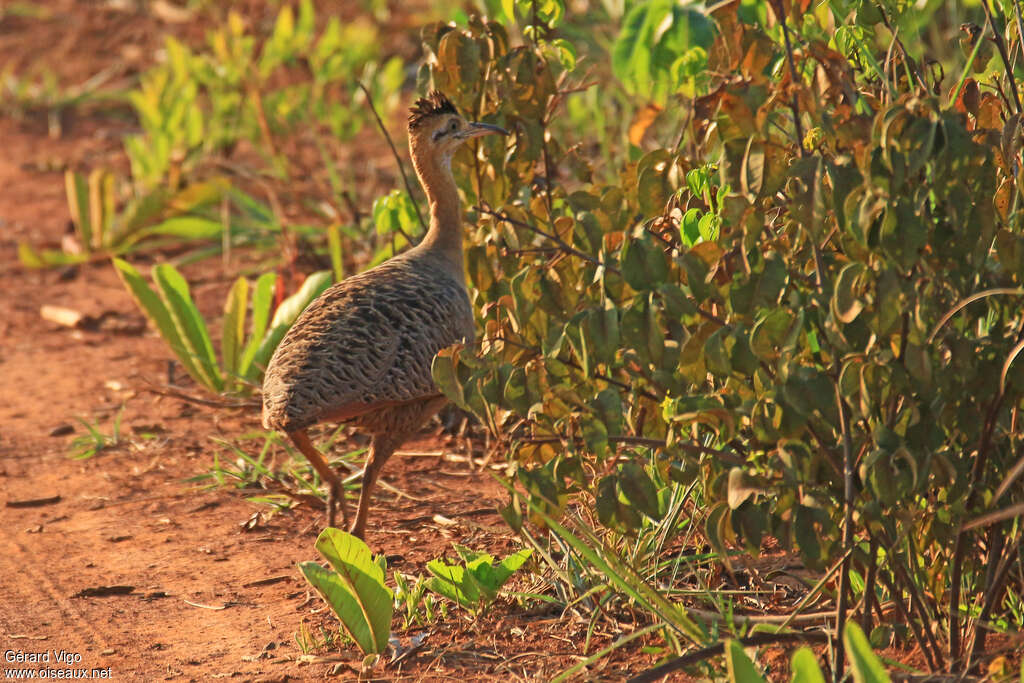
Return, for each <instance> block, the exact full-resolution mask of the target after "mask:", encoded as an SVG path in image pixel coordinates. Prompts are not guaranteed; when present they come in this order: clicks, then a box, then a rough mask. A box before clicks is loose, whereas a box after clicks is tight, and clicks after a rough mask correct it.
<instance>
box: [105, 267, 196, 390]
mask: <svg viewBox="0 0 1024 683" xmlns="http://www.w3.org/2000/svg"><path fill="white" fill-rule="evenodd" d="M114 268H115V269H116V270H117V274H118V276H119V277H120V278H121V282H123V283H124V285H125V287H126V288H127V289H128V291H129V293H131V295H132V298H133V299H135V303H136V304H138V306H139V308H141V309H142V312H143V313H145V315H146V317H147V318H149V320H150V322H152V323H153V324H154V325H155V326H156V329H157V331H159V332H160V336H161V337H163V339H164V341H165V342H167V344H168V346H170V347H171V351H173V352H174V355H175V356H177V357H178V360H179V361H181V365H182V367H184V368H185V372H187V373H188V374H189V375H190V376H191V377H192V379H194V380H195V381H196V382H198V383H199V384H201V385H204V386H206V377H205V375H204V374H203V372H202V371H201V370H200V368H199V366H198V364H197V363H196V359H195V357H194V356H193V355H192V352H191V351H190V350H189V348H188V346H187V345H186V344H185V341H184V340H183V339H182V336H181V333H180V332H179V330H178V326H177V325H176V324H175V322H174V318H173V316H172V315H171V311H170V310H169V309H168V307H167V305H166V304H165V303H164V302H163V300H161V299H160V297H159V296H157V294H156V293H155V292H154V291H153V290H152V289H150V288H149V285H147V284H146V281H145V279H143V277H142V275H140V274H139V271H137V270H135V268H134V267H133V266H132V265H131V264H130V263H128V262H127V261H124V260H122V259H119V258H115V259H114Z"/></svg>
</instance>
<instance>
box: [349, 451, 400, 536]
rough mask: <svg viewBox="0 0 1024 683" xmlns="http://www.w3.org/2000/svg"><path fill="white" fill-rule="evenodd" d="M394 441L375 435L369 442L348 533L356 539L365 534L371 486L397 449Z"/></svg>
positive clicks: (371, 494)
mask: <svg viewBox="0 0 1024 683" xmlns="http://www.w3.org/2000/svg"><path fill="white" fill-rule="evenodd" d="M398 443H399V442H396V440H395V439H394V438H393V437H392V436H390V435H385V434H375V435H374V437H373V441H371V442H370V455H369V457H368V458H367V459H366V469H365V470H364V471H363V488H362V491H360V492H359V509H358V510H357V511H356V520H355V521H354V522H353V523H352V528H351V529H350V530H349V533H350V534H352V535H353V536H356V537H357V538H363V536H364V534H365V533H366V516H367V513H368V512H369V510H370V499H371V498H372V497H373V485H374V484H376V483H377V476H378V475H380V471H381V468H383V467H384V463H386V462H387V461H388V458H390V457H391V455H392V454H393V453H394V452H395V449H396V448H397V447H398Z"/></svg>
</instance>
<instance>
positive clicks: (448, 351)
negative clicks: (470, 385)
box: [430, 348, 469, 410]
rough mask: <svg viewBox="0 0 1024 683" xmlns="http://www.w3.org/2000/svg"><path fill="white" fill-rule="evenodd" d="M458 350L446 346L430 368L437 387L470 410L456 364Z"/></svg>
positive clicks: (459, 404)
mask: <svg viewBox="0 0 1024 683" xmlns="http://www.w3.org/2000/svg"><path fill="white" fill-rule="evenodd" d="M458 361H459V357H458V350H457V349H456V348H445V349H441V350H440V351H438V352H437V355H436V356H434V362H433V365H432V366H431V368H430V372H431V375H433V377H434V382H435V383H436V384H437V388H438V389H440V390H441V393H443V394H444V395H445V396H447V397H448V398H449V400H451V401H452V402H453V403H455V405H457V406H459V407H460V408H462V409H463V410H468V409H469V407H468V406H467V405H466V396H465V394H464V392H463V387H462V382H461V381H459V376H458V373H457V372H456V370H455V366H456V365H457V364H458Z"/></svg>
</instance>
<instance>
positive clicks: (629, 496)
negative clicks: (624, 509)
mask: <svg viewBox="0 0 1024 683" xmlns="http://www.w3.org/2000/svg"><path fill="white" fill-rule="evenodd" d="M619 486H620V487H621V488H622V493H623V494H625V496H626V500H628V501H629V503H630V505H632V506H633V507H635V508H636V509H637V510H639V511H640V512H642V513H644V514H645V515H647V516H648V517H650V518H652V519H661V511H660V510H659V509H658V490H657V489H656V488H654V482H652V481H651V478H650V477H649V476H648V475H647V472H646V471H644V468H643V467H641V466H640V465H639V464H637V463H635V462H632V461H627V462H625V463H623V465H622V470H621V472H620V473H619Z"/></svg>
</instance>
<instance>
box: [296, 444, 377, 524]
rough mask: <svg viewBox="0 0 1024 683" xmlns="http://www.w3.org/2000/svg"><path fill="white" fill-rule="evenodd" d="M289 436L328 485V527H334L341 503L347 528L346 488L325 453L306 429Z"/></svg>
mask: <svg viewBox="0 0 1024 683" xmlns="http://www.w3.org/2000/svg"><path fill="white" fill-rule="evenodd" d="M288 436H289V438H291V440H292V443H294V444H295V446H296V447H297V448H298V449H299V450H300V451H302V454H303V455H304V456H306V460H308V461H309V464H310V465H312V466H313V469H315V470H316V471H317V473H318V474H319V475H320V479H322V480H323V481H324V483H326V484H327V526H334V517H335V515H334V511H335V508H336V507H337V506H338V503H339V502H340V503H341V523H342V525H344V526H347V525H348V504H347V503H348V501H346V500H345V487H344V485H343V484H342V481H341V478H340V477H339V476H338V473H337V472H335V471H334V470H332V469H331V466H330V465H328V464H327V459H326V458H324V455H323V453H321V452H320V451H319V450H317V447H316V446H314V445H313V442H312V441H310V440H309V434H307V433H306V430H305V429H297V430H295V431H294V432H289V433H288ZM361 502H362V501H360V503H361Z"/></svg>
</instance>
